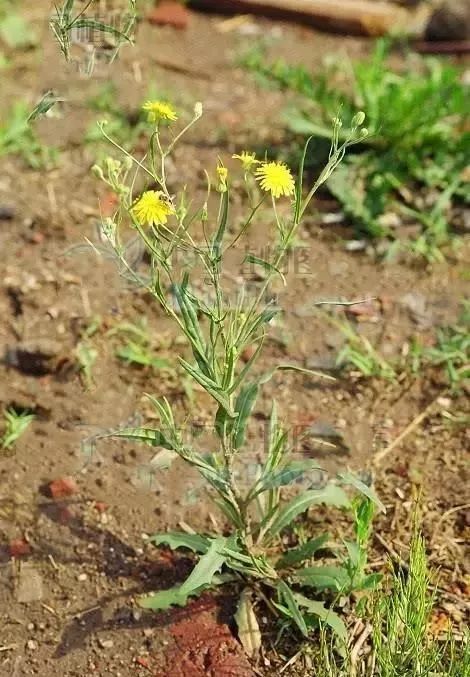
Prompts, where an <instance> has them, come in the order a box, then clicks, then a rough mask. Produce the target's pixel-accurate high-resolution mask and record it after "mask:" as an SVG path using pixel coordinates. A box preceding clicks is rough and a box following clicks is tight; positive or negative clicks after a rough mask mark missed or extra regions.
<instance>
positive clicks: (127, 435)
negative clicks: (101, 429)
mask: <svg viewBox="0 0 470 677" xmlns="http://www.w3.org/2000/svg"><path fill="white" fill-rule="evenodd" d="M105 437H122V438H124V439H126V440H134V441H136V442H145V443H146V444H150V445H151V446H152V447H163V448H164V449H171V450H174V445H173V444H172V442H170V440H169V439H168V438H167V437H166V436H165V435H164V434H163V433H162V432H161V431H160V430H153V429H152V428H124V429H123V430H115V431H114V432H112V433H109V435H106V436H105Z"/></svg>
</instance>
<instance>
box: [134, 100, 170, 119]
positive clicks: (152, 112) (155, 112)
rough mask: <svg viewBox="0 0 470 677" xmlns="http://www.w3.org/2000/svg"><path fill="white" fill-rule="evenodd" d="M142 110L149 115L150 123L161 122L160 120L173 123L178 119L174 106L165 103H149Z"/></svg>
mask: <svg viewBox="0 0 470 677" xmlns="http://www.w3.org/2000/svg"><path fill="white" fill-rule="evenodd" d="M142 110H144V111H145V112H146V113H148V118H147V119H148V121H149V122H160V120H169V121H170V122H173V121H174V120H177V119H178V116H177V115H176V111H175V110H174V108H173V106H171V105H170V104H169V103H166V102H165V101H147V102H146V103H144V105H143V106H142Z"/></svg>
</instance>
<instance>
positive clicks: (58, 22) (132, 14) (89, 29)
mask: <svg viewBox="0 0 470 677" xmlns="http://www.w3.org/2000/svg"><path fill="white" fill-rule="evenodd" d="M96 4H98V5H100V3H99V2H98V3H96ZM75 5H76V0H65V2H64V3H63V5H62V6H60V7H56V13H55V15H54V16H53V17H52V18H51V20H50V22H49V23H50V27H51V29H52V32H53V33H54V35H55V38H56V40H57V42H58V44H59V47H60V50H61V52H62V54H63V55H64V57H65V59H66V61H70V49H71V45H72V43H73V42H74V41H77V42H85V43H87V44H91V45H94V42H95V36H96V34H103V35H107V36H109V37H111V38H114V39H115V40H116V44H115V46H114V49H113V51H112V53H111V56H110V58H109V61H110V62H112V61H113V60H114V59H115V58H116V56H117V54H118V52H119V49H120V47H121V46H122V44H124V43H126V42H128V43H129V42H132V34H133V31H134V27H135V23H136V20H137V12H136V0H127V5H128V11H127V14H124V15H123V16H122V17H121V25H120V26H119V28H116V27H115V26H113V25H111V24H109V23H105V22H104V21H101V20H99V19H97V18H91V17H89V16H87V10H89V9H93V6H94V5H95V0H88V1H87V2H86V3H85V5H84V6H82V7H80V8H79V9H76V8H75ZM98 9H99V7H98Z"/></svg>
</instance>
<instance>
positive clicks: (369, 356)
mask: <svg viewBox="0 0 470 677" xmlns="http://www.w3.org/2000/svg"><path fill="white" fill-rule="evenodd" d="M469 310H470V305H469V304H468V302H464V309H463V311H462V313H461V315H460V317H459V320H458V321H457V322H456V323H455V324H454V325H451V326H444V327H439V328H438V329H437V330H436V336H435V340H434V345H432V346H425V345H422V344H421V343H420V341H419V338H414V339H413V340H412V341H411V343H410V348H409V351H408V353H407V355H406V357H405V359H404V360H403V359H398V358H397V359H395V360H386V359H385V358H384V356H383V355H382V354H381V353H380V351H379V350H377V348H374V346H373V345H372V343H371V342H370V341H369V339H368V338H367V337H365V336H364V335H363V334H361V333H360V332H359V331H358V329H357V328H356V327H354V325H353V324H351V323H350V322H349V321H348V320H346V319H340V318H339V317H337V316H332V315H330V316H325V317H326V319H327V321H328V322H329V323H330V324H333V325H334V326H335V327H336V328H337V329H339V331H340V332H341V333H342V334H343V336H344V337H345V339H346V343H345V345H344V347H343V348H342V349H341V350H340V351H339V353H338V356H337V358H336V363H337V365H338V366H339V367H351V366H352V367H354V368H355V369H357V370H358V371H359V372H360V374H361V375H362V376H365V377H366V378H371V377H374V376H375V377H378V378H383V379H387V380H394V379H396V378H397V377H398V375H399V374H400V373H403V372H410V373H411V374H414V375H417V374H419V373H421V372H423V371H424V370H426V369H430V368H441V369H443V370H444V372H445V374H446V377H447V380H448V383H449V386H450V389H451V391H458V390H459V389H460V388H461V387H462V386H463V385H464V384H465V382H466V381H468V379H469V378H470V334H469V326H470V313H469Z"/></svg>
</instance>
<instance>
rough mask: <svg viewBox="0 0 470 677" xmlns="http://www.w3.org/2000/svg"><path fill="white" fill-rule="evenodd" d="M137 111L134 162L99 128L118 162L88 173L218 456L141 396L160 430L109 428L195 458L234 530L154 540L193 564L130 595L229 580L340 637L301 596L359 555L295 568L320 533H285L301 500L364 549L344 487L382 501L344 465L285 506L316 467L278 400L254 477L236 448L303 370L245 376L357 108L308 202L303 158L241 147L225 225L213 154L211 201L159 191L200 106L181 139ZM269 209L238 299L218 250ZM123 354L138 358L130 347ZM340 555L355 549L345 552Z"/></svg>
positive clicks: (163, 603)
mask: <svg viewBox="0 0 470 677" xmlns="http://www.w3.org/2000/svg"><path fill="white" fill-rule="evenodd" d="M144 110H145V111H146V113H147V116H148V121H147V124H148V125H149V126H150V140H149V146H148V151H147V153H146V154H145V156H144V158H143V159H142V160H140V159H137V158H135V157H133V156H132V154H130V153H129V152H127V151H126V150H125V149H124V148H123V147H122V146H121V145H120V144H119V143H118V142H117V141H116V140H115V139H113V138H112V137H111V136H110V135H109V134H108V131H107V127H104V126H101V130H102V133H103V135H104V137H105V138H106V139H107V140H108V141H109V142H110V143H111V144H112V145H113V147H114V148H115V149H117V150H119V151H120V153H121V154H122V155H123V156H124V157H123V161H119V160H110V159H108V160H107V161H106V162H105V163H104V165H103V166H95V168H94V171H95V173H96V174H97V175H98V176H99V177H100V178H101V179H102V180H104V181H105V182H106V183H107V184H108V185H109V186H110V187H111V189H112V190H113V192H114V193H115V194H116V195H117V196H118V197H119V205H118V207H117V209H116V213H115V214H114V216H113V217H111V218H108V219H106V220H104V221H103V223H102V235H103V238H105V239H107V241H108V242H109V245H110V246H111V247H112V248H113V250H114V252H115V255H116V257H117V260H118V261H119V262H120V266H121V270H122V272H123V273H125V274H126V275H127V276H130V277H132V278H133V279H134V281H135V282H136V283H138V284H139V285H141V286H143V287H144V288H145V289H146V290H147V292H148V294H149V295H150V296H151V297H152V298H153V299H154V300H155V301H156V302H157V303H158V304H159V305H160V306H161V307H162V308H163V310H164V311H165V312H166V314H167V315H168V316H169V317H170V318H172V319H173V321H174V322H175V324H176V326H177V327H178V329H179V332H180V333H181V337H182V338H183V337H184V342H185V345H186V346H187V347H188V348H189V349H190V351H191V353H192V361H188V360H187V359H186V356H185V357H183V356H180V357H179V364H180V368H181V369H182V370H183V372H184V373H185V374H186V377H187V378H188V379H189V380H190V381H192V382H193V383H194V384H195V386H196V387H197V388H198V389H202V390H204V391H205V392H206V394H207V395H208V396H209V397H210V398H211V400H212V403H213V404H212V413H213V423H212V426H211V427H212V431H213V434H214V436H215V438H216V440H217V445H216V449H217V450H216V451H215V452H213V453H199V452H198V451H197V450H196V448H195V447H194V446H193V443H194V439H193V438H192V437H191V433H190V431H188V429H187V427H185V424H184V423H181V422H179V421H178V420H177V419H176V417H175V412H174V411H173V409H172V407H171V406H170V403H169V402H168V400H167V399H165V398H163V399H156V398H154V397H150V401H151V403H152V405H153V406H154V407H155V410H156V412H157V415H158V417H159V419H160V422H161V427H160V428H159V429H153V428H135V429H128V430H120V431H117V432H116V433H115V436H117V437H120V438H124V439H128V440H134V441H139V440H140V441H142V442H147V444H150V445H152V446H154V447H157V449H158V448H160V451H158V452H157V454H156V456H155V457H154V462H155V463H157V464H158V463H159V459H160V457H163V460H164V465H168V462H169V460H171V459H172V458H176V457H178V456H179V457H180V458H181V459H182V460H183V461H185V462H186V463H188V464H189V465H191V466H193V468H195V469H196V470H197V471H198V472H199V473H200V475H201V477H202V479H203V480H205V482H207V485H208V487H209V489H210V495H211V498H212V499H213V501H214V503H215V504H216V505H217V507H218V508H219V509H220V510H221V512H222V514H223V515H224V516H225V519H226V520H227V521H228V523H229V524H230V527H231V533H230V535H226V533H227V532H224V535H222V533H220V532H219V533H216V534H211V535H208V534H195V533H191V534H188V533H167V534H157V535H155V536H153V537H152V539H151V540H152V542H154V543H155V544H156V545H160V544H166V545H168V546H170V547H171V548H179V547H182V548H187V549H190V550H192V551H194V552H197V553H198V554H199V556H200V558H199V561H198V563H197V564H196V566H195V567H194V569H193V571H192V573H191V574H190V576H189V577H188V579H187V580H186V581H185V582H184V583H183V584H182V585H180V586H176V587H174V588H171V589H169V590H164V591H160V592H157V593H154V594H152V595H150V596H147V597H144V598H142V599H141V600H140V603H141V605H142V606H144V607H146V608H151V609H155V610H158V609H164V608H167V607H169V606H170V605H172V604H178V605H184V604H185V603H186V602H187V601H188V599H189V598H190V597H193V596H197V595H199V594H200V593H201V592H202V591H203V590H205V589H207V588H208V587H213V586H216V585H222V584H224V583H226V582H229V581H232V582H238V583H239V584H241V585H242V586H243V588H245V587H246V586H247V585H248V587H249V588H250V589H252V590H253V591H257V592H258V593H259V594H260V595H262V596H263V598H268V599H269V600H270V602H269V603H270V608H271V609H272V610H273V612H275V613H276V614H277V615H279V616H280V617H282V618H284V619H286V620H287V621H288V623H289V624H293V625H294V626H296V627H297V629H298V631H299V632H300V633H301V634H302V635H304V636H307V635H308V634H309V632H310V629H311V628H312V627H314V625H315V623H317V622H318V620H320V622H321V623H325V624H326V625H328V626H329V627H331V628H332V629H333V630H334V631H335V632H336V634H337V635H338V636H339V637H340V638H341V640H342V641H344V640H345V636H346V630H345V626H344V623H343V621H342V620H341V618H340V617H339V616H338V615H337V614H335V613H334V612H333V610H332V609H330V608H328V607H326V606H325V605H324V604H323V603H321V602H318V601H316V600H313V599H311V598H310V597H309V596H308V590H309V589H312V588H313V589H331V590H333V591H336V592H338V591H340V590H347V589H349V588H350V585H351V584H354V583H355V582H356V580H359V579H360V581H361V583H363V581H362V570H363V566H364V560H363V558H362V557H357V556H356V555H357V552H356V551H354V553H353V554H354V556H356V559H355V561H354V563H351V564H350V565H349V567H350V568H349V569H348V565H345V564H344V563H343V560H342V559H341V558H339V557H336V558H335V561H336V562H337V563H338V566H318V567H310V568H309V567H304V566H303V564H304V563H305V562H309V561H311V560H312V557H313V555H314V553H315V551H316V550H317V549H318V547H319V544H320V543H324V541H325V536H324V535H319V536H318V537H317V538H315V539H313V540H312V539H311V540H310V541H307V542H306V543H303V544H302V545H299V546H298V547H296V548H292V549H291V550H289V551H287V552H285V553H283V552H282V534H283V532H284V530H286V529H289V528H290V526H291V525H292V524H293V523H294V522H295V520H296V518H297V517H298V516H299V515H301V514H302V513H304V512H305V511H307V510H308V509H309V507H311V506H313V505H318V504H319V503H325V504H328V505H335V506H339V507H341V508H343V509H347V510H352V511H353V514H354V515H355V521H356V524H357V525H358V528H357V532H356V535H357V539H358V540H357V541H356V544H355V545H356V546H357V548H359V549H362V548H364V547H365V543H366V539H365V534H364V533H363V531H361V529H360V527H359V525H360V524H365V521H366V516H365V515H363V514H362V513H361V514H360V511H359V508H355V509H353V508H352V504H351V501H350V498H349V496H348V494H347V493H346V491H345V487H348V486H349V487H352V488H353V490H354V491H356V492H359V493H362V494H363V495H364V496H366V497H367V498H368V499H370V500H374V501H375V502H376V503H377V504H378V505H381V504H380V502H379V501H378V499H377V498H376V497H375V495H374V494H373V492H372V490H371V489H370V488H369V487H368V486H366V485H365V484H364V483H362V482H361V481H359V480H358V479H357V478H355V477H354V476H352V475H350V474H347V473H343V474H339V475H338V476H337V477H336V478H335V479H330V480H329V481H327V482H326V483H324V485H321V486H315V487H312V488H309V489H308V490H307V491H304V492H302V493H300V494H298V495H296V496H294V497H293V498H291V499H290V500H283V487H285V486H288V485H291V484H293V483H294V482H298V481H300V480H301V479H302V478H304V480H306V481H308V478H309V476H311V473H312V471H313V469H314V467H315V464H314V463H313V462H312V461H311V460H305V459H302V460H294V459H293V458H292V456H291V451H292V450H291V449H290V447H289V443H288V435H287V431H286V430H285V429H284V427H283V426H282V425H281V423H280V421H279V420H278V413H277V407H276V404H275V403H274V402H273V405H272V409H271V416H270V426H269V434H268V439H267V442H266V447H267V451H266V454H265V456H264V457H263V460H262V462H261V464H260V465H259V467H258V472H257V474H256V476H255V477H254V478H253V477H251V478H250V477H249V478H247V477H246V472H243V466H241V467H239V464H240V463H242V458H241V456H242V450H243V449H244V448H245V445H246V435H247V426H248V423H249V421H250V419H251V416H252V412H253V409H254V406H255V404H256V401H257V398H258V395H259V392H260V389H261V387H262V385H263V384H264V383H267V382H268V381H269V380H270V379H271V378H272V377H273V375H274V374H275V373H276V371H278V370H286V369H289V370H294V371H300V372H306V373H312V372H309V371H308V370H304V369H302V368H300V367H298V366H296V365H289V364H280V365H277V366H276V367H275V368H273V369H271V370H270V371H269V372H268V373H266V374H262V375H258V376H254V377H253V376H252V370H253V367H254V365H255V362H256V361H257V359H258V357H259V355H260V353H261V350H262V348H263V344H264V342H265V340H266V337H267V335H268V330H269V327H270V324H271V322H272V320H273V319H274V318H275V317H276V315H277V314H278V312H279V310H278V308H277V307H275V306H274V304H273V303H271V302H268V303H267V304H266V303H265V301H264V299H265V297H266V293H267V292H268V290H269V288H270V285H271V283H272V282H273V280H274V278H277V277H280V278H281V280H283V279H284V278H283V276H282V274H281V273H280V272H279V271H280V269H281V266H282V263H283V261H284V257H285V255H286V253H287V252H288V251H289V249H290V248H291V246H292V243H293V242H294V241H295V235H296V233H297V230H298V227H299V224H300V222H301V220H302V216H303V214H304V213H305V210H306V209H307V208H308V205H309V204H310V202H311V200H312V197H313V195H314V193H315V192H316V190H317V189H318V187H319V186H320V185H322V184H323V183H324V182H325V181H326V180H327V179H328V177H329V176H330V175H331V173H332V172H333V171H334V169H335V168H336V166H337V165H338V164H339V162H340V161H341V160H342V159H343V157H344V154H345V152H346V150H347V148H348V147H349V146H350V145H352V144H354V143H356V142H357V141H358V140H360V139H362V138H363V136H364V133H363V131H362V130H361V128H360V124H361V121H362V117H363V116H361V115H359V116H357V117H356V118H355V119H356V124H355V126H354V127H353V129H352V130H351V133H350V135H349V136H347V137H346V138H345V140H344V141H343V142H340V141H339V131H340V129H341V125H340V121H339V120H336V121H335V127H334V132H333V137H332V138H333V142H332V148H331V152H330V158H329V161H328V163H327V165H326V167H325V168H324V169H323V170H322V171H321V172H320V175H319V177H318V178H317V180H316V181H315V182H314V183H313V185H312V186H311V187H310V189H309V191H308V193H307V195H306V197H303V192H302V184H303V160H302V162H301V164H300V169H299V176H298V179H297V183H296V182H295V181H294V178H293V176H292V174H291V172H290V169H289V168H288V167H287V166H286V165H285V164H283V163H281V162H274V161H268V160H266V159H265V160H258V159H257V158H256V157H255V156H254V155H252V154H247V153H245V154H242V155H241V156H240V158H239V159H240V162H241V164H242V170H243V174H244V178H245V181H246V183H247V187H248V196H249V205H248V209H247V215H246V217H245V218H244V220H243V221H242V223H241V224H240V221H239V220H238V219H237V220H236V221H234V222H233V223H230V221H231V219H230V202H231V201H230V192H231V189H230V183H231V175H230V174H229V172H228V170H227V168H226V167H225V166H224V165H223V164H222V162H221V161H219V163H218V165H217V167H215V168H214V171H213V176H212V178H211V177H210V175H209V174H207V197H206V200H204V202H203V203H202V204H201V205H199V206H193V205H192V203H191V202H189V201H188V199H187V196H186V189H184V190H181V189H178V188H177V187H175V186H172V187H171V191H170V188H169V186H168V185H167V179H166V172H167V161H168V158H169V156H170V155H171V154H172V151H173V149H174V147H175V145H176V144H177V143H178V142H179V140H180V139H181V137H182V136H183V135H184V134H185V132H186V131H187V130H188V129H189V128H190V127H191V126H192V125H194V124H195V123H196V122H197V120H198V119H199V118H200V117H201V115H202V106H201V104H196V106H195V109H194V115H193V117H192V118H191V119H190V120H188V121H187V122H186V124H185V123H183V125H182V130H181V131H180V132H178V133H175V132H173V127H174V126H175V125H176V124H178V118H179V117H180V113H179V112H178V111H176V110H175V109H174V108H173V107H172V106H171V105H170V104H169V103H168V102H166V101H149V102H147V103H146V104H145V106H144ZM183 116H184V114H183ZM306 152H307V148H306V149H305V153H306ZM141 174H143V175H144V176H145V178H146V180H147V181H149V182H150V183H151V184H152V185H154V186H155V189H150V190H145V191H144V192H143V193H141V194H137V196H135V195H134V187H135V186H136V185H138V184H137V180H138V176H139V175H141ZM214 190H215V192H216V195H218V198H217V201H218V203H219V206H218V211H217V213H216V214H214V215H211V214H210V212H211V209H212V204H213V202H214V200H213V196H212V193H213V191H214ZM290 196H293V201H292V203H291V210H290V215H287V214H284V212H283V214H284V215H283V216H281V214H280V212H279V211H278V207H277V204H278V201H279V200H282V199H285V197H290ZM265 203H266V204H267V203H269V204H270V205H271V208H272V211H273V218H274V224H275V237H276V245H275V246H273V247H272V248H270V255H271V259H270V260H267V261H265V260H262V259H260V258H259V257H253V256H252V255H248V257H247V260H248V261H252V262H253V261H254V260H256V264H257V265H258V266H261V267H262V268H263V272H264V275H263V278H262V282H260V285H259V286H260V288H259V290H258V292H257V293H256V295H255V296H254V298H251V297H249V296H248V294H247V292H246V291H245V289H244V288H241V289H239V290H238V293H237V294H236V296H235V300H234V295H233V291H231V290H227V289H225V288H224V285H223V284H222V281H223V279H224V276H223V271H224V266H225V262H226V254H227V252H228V251H230V250H231V249H232V248H233V247H234V246H235V245H236V244H237V243H238V241H239V240H240V239H241V238H242V237H243V235H244V234H245V232H246V230H247V228H248V227H249V226H250V224H251V222H252V220H253V219H254V218H255V217H256V214H257V212H258V210H259V209H260V207H261V205H263V204H265ZM129 225H130V226H131V227H132V229H133V230H134V232H136V233H137V234H138V236H139V237H140V239H141V241H142V243H143V245H144V246H145V249H146V252H147V256H148V260H149V261H150V264H149V272H148V274H147V276H146V277H145V278H144V277H141V276H140V275H139V274H138V273H137V271H136V270H135V269H134V267H133V266H132V265H131V264H130V263H129V261H128V260H127V259H126V255H125V252H126V242H125V238H124V233H125V232H126V230H125V228H126V226H129ZM202 275H204V279H205V287H206V290H207V288H209V290H211V293H208V292H207V291H205V292H204V296H203V295H201V293H200V292H199V293H198V292H197V291H196V289H197V287H196V286H195V284H194V283H195V282H197V280H198V279H200V277H201V276H202ZM224 284H225V282H224ZM133 334H134V337H133V338H132V341H133V343H134V344H135V343H137V346H138V348H139V350H140V352H142V350H141V348H142V336H141V335H139V332H138V333H137V334H136V332H135V331H134V332H133ZM144 347H145V346H144ZM131 348H132V353H133V355H135V352H136V351H135V345H132V346H131ZM247 348H249V349H250V350H251V356H250V358H249V359H248V361H247V362H246V363H244V362H243V360H242V355H243V353H244V351H245V350H246V349H247ZM188 437H189V439H188ZM247 479H248V480H249V481H248V486H246V485H247ZM358 511H359V512H358ZM363 520H365V521H363ZM350 550H351V553H352V550H353V548H352V546H351V547H350ZM333 556H334V555H333ZM348 562H349V560H348ZM353 569H354V571H353ZM220 572H221V573H220ZM300 590H303V591H305V590H306V591H307V594H301V592H300ZM240 604H241V606H240V607H239V611H240V613H239V614H237V618H239V619H247V618H249V619H251V620H250V622H252V621H253V613H252V611H253V610H252V608H251V606H250V604H251V603H250V596H249V595H248V594H242V599H241V602H240ZM240 623H243V621H242V620H240ZM239 630H240V633H241V635H244V634H245V632H248V631H249V629H247V628H244V627H240V628H239Z"/></svg>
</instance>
